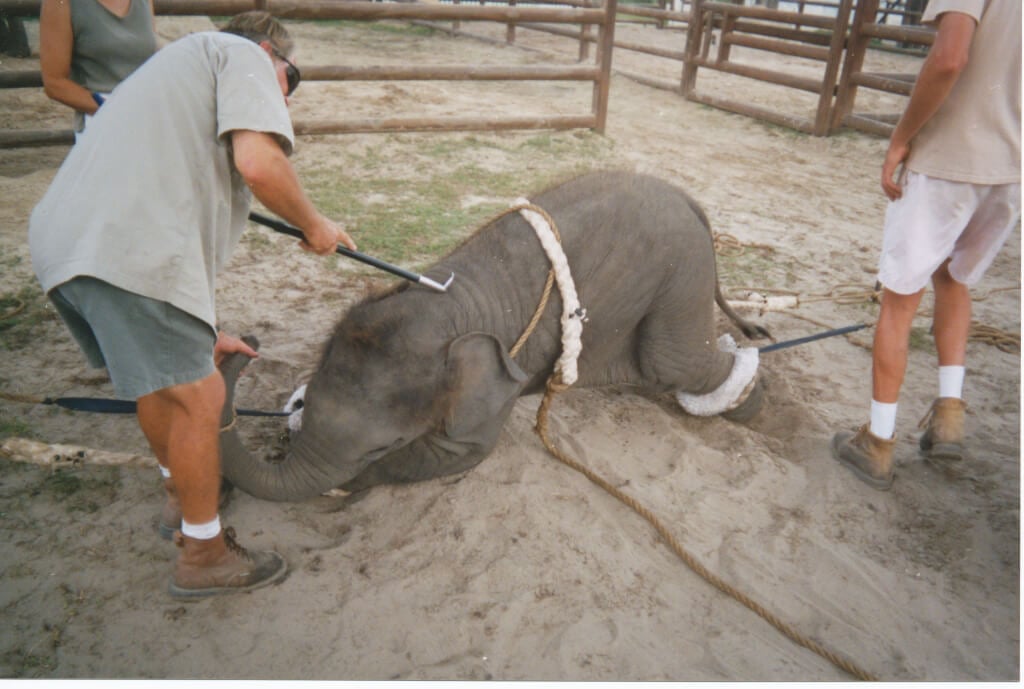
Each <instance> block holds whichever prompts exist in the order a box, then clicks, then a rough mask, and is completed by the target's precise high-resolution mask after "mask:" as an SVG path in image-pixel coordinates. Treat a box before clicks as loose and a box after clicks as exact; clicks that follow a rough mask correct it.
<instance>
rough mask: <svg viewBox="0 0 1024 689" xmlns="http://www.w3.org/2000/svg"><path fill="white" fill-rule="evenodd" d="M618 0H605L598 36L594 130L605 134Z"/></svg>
mask: <svg viewBox="0 0 1024 689" xmlns="http://www.w3.org/2000/svg"><path fill="white" fill-rule="evenodd" d="M617 7H618V2H617V0H604V22H602V23H601V31H600V33H599V35H598V37H597V63H598V65H599V71H600V76H599V77H598V80H597V83H596V84H594V98H593V107H592V109H591V111H592V112H593V114H594V117H595V119H596V124H595V125H594V131H596V132H597V133H598V134H604V128H605V124H606V123H607V121H608V93H609V91H610V90H611V86H612V83H611V82H612V48H613V46H614V45H615V11H616V9H617Z"/></svg>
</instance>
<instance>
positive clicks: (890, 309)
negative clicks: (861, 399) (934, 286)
mask: <svg viewBox="0 0 1024 689" xmlns="http://www.w3.org/2000/svg"><path fill="white" fill-rule="evenodd" d="M923 294H924V290H923V289H922V290H921V291H919V292H916V293H914V294H897V293H896V292H892V291H890V290H888V289H885V290H883V293H882V308H881V310H880V311H879V313H878V324H877V325H876V326H875V343H874V346H873V347H872V349H871V359H872V367H871V386H872V387H871V397H872V399H874V400H875V401H877V402H882V403H885V404H895V403H896V402H897V401H898V399H899V396H900V387H901V386H902V385H903V377H904V375H906V372H907V352H908V351H909V347H910V327H911V325H912V324H913V321H914V314H915V313H917V307H918V305H919V304H920V303H921V296H922V295H923Z"/></svg>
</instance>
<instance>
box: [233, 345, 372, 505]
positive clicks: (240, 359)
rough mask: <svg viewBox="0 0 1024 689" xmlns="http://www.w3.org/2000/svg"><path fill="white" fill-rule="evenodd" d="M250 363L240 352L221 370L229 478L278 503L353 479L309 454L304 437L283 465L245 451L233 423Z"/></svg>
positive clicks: (299, 498)
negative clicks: (238, 392) (243, 374)
mask: <svg viewBox="0 0 1024 689" xmlns="http://www.w3.org/2000/svg"><path fill="white" fill-rule="evenodd" d="M242 339H243V340H244V341H245V342H246V344H248V345H249V346H250V347H252V348H253V349H258V348H259V341H258V340H257V339H256V338H255V337H252V336H251V335H247V336H246V337H243V338H242ZM248 363H249V357H247V356H246V355H244V354H240V353H239V354H232V355H231V356H229V357H227V358H226V359H225V360H224V362H223V363H222V364H221V367H220V371H221V375H223V376H224V385H225V388H226V396H225V401H224V411H223V414H222V415H221V427H222V428H226V429H227V430H224V431H222V432H221V434H220V448H221V472H222V473H223V474H224V476H225V478H227V479H228V480H229V481H231V482H232V483H233V484H235V485H236V486H238V487H239V488H240V489H241V490H243V491H245V492H246V493H249V494H250V495H252V496H254V497H257V498H261V499H264V500H274V501H277V502H293V501H299V500H306V499H308V498H312V497H315V496H317V495H320V494H321V493H324V492H326V491H328V490H330V489H331V488H335V487H337V486H340V485H341V484H343V483H345V482H346V481H348V480H350V479H351V478H352V472H351V471H345V470H343V469H338V468H336V467H334V466H332V465H330V464H328V463H326V462H324V461H322V460H320V459H318V456H319V455H318V453H316V452H309V451H307V450H306V449H305V448H304V444H303V443H302V435H301V434H300V435H299V438H298V442H297V443H296V444H295V445H294V446H293V447H292V448H291V450H290V451H289V453H288V455H287V456H286V457H285V459H284V460H283V461H280V462H267V461H263V460H259V459H256V458H255V457H253V456H252V455H251V454H250V453H249V451H248V450H246V449H245V446H244V445H242V441H241V439H239V437H238V432H237V431H236V430H235V429H234V428H233V427H232V423H231V422H232V421H233V418H234V398H235V383H236V382H237V381H238V376H239V375H240V374H241V372H242V369H244V368H245V366H246V364H248Z"/></svg>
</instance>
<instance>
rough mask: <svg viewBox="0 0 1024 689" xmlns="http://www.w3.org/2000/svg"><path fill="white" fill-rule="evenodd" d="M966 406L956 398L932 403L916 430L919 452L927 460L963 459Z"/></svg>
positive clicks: (947, 398)
mask: <svg viewBox="0 0 1024 689" xmlns="http://www.w3.org/2000/svg"><path fill="white" fill-rule="evenodd" d="M966 410H967V405H966V404H965V403H964V401H963V400H962V399H959V398H957V397H940V398H938V399H937V400H935V401H934V402H932V406H931V408H930V409H929V410H928V413H927V414H925V415H924V418H923V419H921V423H919V424H918V425H917V427H918V428H921V429H924V434H923V435H921V442H920V445H921V452H922V453H924V455H925V456H926V457H928V458H929V459H951V460H960V459H963V458H964V412H965V411H966Z"/></svg>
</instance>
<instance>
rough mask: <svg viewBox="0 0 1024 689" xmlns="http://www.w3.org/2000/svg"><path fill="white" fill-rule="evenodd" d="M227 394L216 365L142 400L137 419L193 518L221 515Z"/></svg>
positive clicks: (201, 521)
mask: <svg viewBox="0 0 1024 689" xmlns="http://www.w3.org/2000/svg"><path fill="white" fill-rule="evenodd" d="M224 395H225V391H224V379H223V378H222V377H221V375H220V372H219V371H214V372H213V373H212V374H210V375H209V376H207V377H206V378H203V379H202V380H198V381H195V382H191V383H184V384H181V385H175V386H172V387H169V388H164V389H162V390H157V391H156V392H153V393H150V394H148V395H145V396H143V397H140V398H139V400H138V417H139V425H140V426H141V427H142V432H143V433H144V434H145V435H146V438H147V440H149V443H150V447H151V448H152V450H153V452H154V454H156V456H157V459H158V460H160V461H161V464H163V465H164V466H166V467H167V468H168V469H170V471H171V476H172V480H173V481H174V486H175V489H176V491H177V494H178V499H179V500H180V501H181V511H182V515H183V516H184V518H185V520H186V521H188V522H189V523H190V524H206V523H208V522H211V521H213V520H214V519H216V517H217V503H218V499H219V495H220V413H221V409H222V408H223V406H224Z"/></svg>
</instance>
